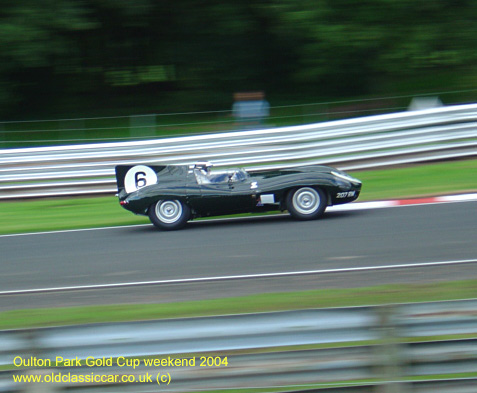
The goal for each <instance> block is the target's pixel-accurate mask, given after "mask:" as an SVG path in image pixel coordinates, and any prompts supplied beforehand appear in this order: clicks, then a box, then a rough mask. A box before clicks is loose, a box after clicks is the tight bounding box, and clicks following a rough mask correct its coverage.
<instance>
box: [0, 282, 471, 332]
mask: <svg viewBox="0 0 477 393" xmlns="http://www.w3.org/2000/svg"><path fill="white" fill-rule="evenodd" d="M466 298H477V280H466V281H452V282H440V283H430V284H392V285H381V286H374V287H366V288H347V289H322V290H312V291H301V292H286V293H272V294H259V295H249V296H240V297H231V298H223V299H213V300H200V301H187V302H178V303H164V304H135V305H106V306H88V307H71V308H51V309H22V310H13V311H5V312H1V313H0V329H13V328H28V327H41V326H59V325H71V324H83V323H99V322H120V321H135V320H152V319H161V318H182V317H197V316H207V315H222V314H239V313H253V312H268V311H283V310H293V309H306V308H321V307H346V306H361V305H375V304H390V303H408V302H423V301H437V300H451V299H466Z"/></svg>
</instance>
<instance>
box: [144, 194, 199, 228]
mask: <svg viewBox="0 0 477 393" xmlns="http://www.w3.org/2000/svg"><path fill="white" fill-rule="evenodd" d="M148 213H149V219H150V220H151V222H152V223H153V224H154V225H155V226H156V227H158V228H159V229H163V230H166V231H167V230H169V231H172V230H175V229H180V228H182V227H184V225H185V224H186V223H187V221H188V220H189V218H190V208H189V206H187V205H186V204H185V203H182V202H181V201H179V200H177V199H165V200H161V201H157V202H156V203H154V204H152V205H151V206H150V207H149V212H148Z"/></svg>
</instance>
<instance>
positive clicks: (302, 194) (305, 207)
mask: <svg viewBox="0 0 477 393" xmlns="http://www.w3.org/2000/svg"><path fill="white" fill-rule="evenodd" d="M326 204H327V201H326V195H325V193H324V192H323V191H322V190H320V189H315V188H312V187H300V188H296V189H294V190H291V191H290V192H289V193H288V195H287V210H288V211H289V213H290V214H291V216H292V217H293V218H296V219H298V220H314V219H315V218H318V217H319V216H321V215H322V214H323V212H324V211H325V209H326Z"/></svg>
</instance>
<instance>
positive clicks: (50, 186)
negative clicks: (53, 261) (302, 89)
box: [0, 104, 477, 199]
mask: <svg viewBox="0 0 477 393" xmlns="http://www.w3.org/2000/svg"><path fill="white" fill-rule="evenodd" d="M476 155H477V104H471V105H460V106H451V107H441V108H435V109H428V110H422V111H413V112H401V113H393V114H386V115H377V116H368V117H361V118H355V119H348V120H337V121H330V122H323V123H316V124H309V125H302V126H293V127H281V128H273V129H262V130H249V131H240V132H227V133H216V134H207V135H200V136H184V137H175V138H165V139H156V140H147V141H135V142H118V143H97V144H86V145H68V146H54V147H39V148H22V149H2V150H0V199H8V198H23V197H45V196H62V195H90V194H108V193H109V194H112V193H115V192H116V187H115V179H114V166H115V165H118V164H137V163H151V164H153V163H166V164H167V163H169V164H184V163H191V162H194V161H197V160H203V159H207V160H209V161H212V162H213V163H214V164H215V165H217V166H242V167H245V168H247V169H250V170H260V169H270V168H279V167H285V166H296V165H303V164H329V165H334V166H337V167H339V168H340V169H345V170H355V169H365V168H376V167H380V166H388V165H397V164H403V163H414V162H425V161H431V160H438V159H448V158H463V157H472V156H476Z"/></svg>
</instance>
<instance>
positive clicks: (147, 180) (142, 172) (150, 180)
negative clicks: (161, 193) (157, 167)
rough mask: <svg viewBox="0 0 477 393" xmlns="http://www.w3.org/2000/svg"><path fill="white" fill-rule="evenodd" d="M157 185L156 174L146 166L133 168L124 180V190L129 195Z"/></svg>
mask: <svg viewBox="0 0 477 393" xmlns="http://www.w3.org/2000/svg"><path fill="white" fill-rule="evenodd" d="M156 183H157V175H156V172H154V170H153V169H152V168H149V167H148V166H145V165H136V166H133V167H132V168H131V169H130V170H129V171H128V172H127V173H126V176H125V178H124V188H125V189H126V192H127V193H128V194H129V193H131V192H134V191H137V190H139V189H140V188H143V187H146V186H150V185H151V184H156Z"/></svg>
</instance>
